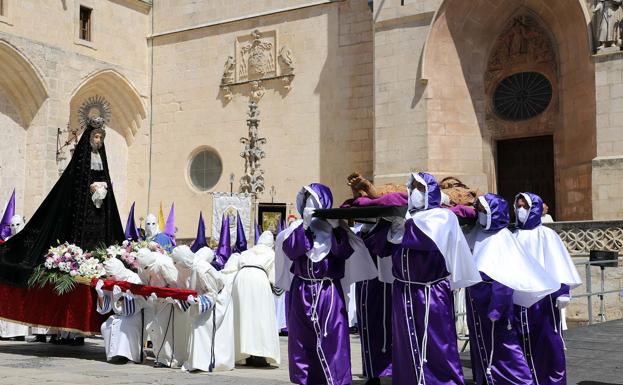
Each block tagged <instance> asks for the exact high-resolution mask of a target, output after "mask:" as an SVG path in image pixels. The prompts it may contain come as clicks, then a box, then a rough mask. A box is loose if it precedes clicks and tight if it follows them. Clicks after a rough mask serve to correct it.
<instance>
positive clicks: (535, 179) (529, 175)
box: [496, 135, 556, 215]
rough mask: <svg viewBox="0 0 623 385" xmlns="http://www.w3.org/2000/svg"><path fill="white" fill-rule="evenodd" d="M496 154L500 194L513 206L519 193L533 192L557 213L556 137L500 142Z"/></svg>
mask: <svg viewBox="0 0 623 385" xmlns="http://www.w3.org/2000/svg"><path fill="white" fill-rule="evenodd" d="M496 153H497V159H496V163H497V167H496V168H497V190H498V194H500V195H501V196H503V197H504V199H506V200H507V201H508V202H509V204H512V202H514V200H515V195H516V194H517V193H519V192H532V193H535V194H537V195H539V196H540V197H541V198H542V199H543V202H545V203H547V205H548V206H549V212H550V213H552V214H553V213H555V212H556V186H555V180H554V178H555V176H554V138H553V136H552V135H544V136H534V137H529V138H520V139H507V140H498V141H497V151H496ZM512 212H513V210H512V208H511V215H513V213H512Z"/></svg>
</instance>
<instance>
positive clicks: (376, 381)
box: [366, 377, 381, 385]
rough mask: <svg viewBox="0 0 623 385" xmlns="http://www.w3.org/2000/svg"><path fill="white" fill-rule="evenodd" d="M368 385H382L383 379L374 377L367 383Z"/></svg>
mask: <svg viewBox="0 0 623 385" xmlns="http://www.w3.org/2000/svg"><path fill="white" fill-rule="evenodd" d="M366 385H381V379H380V378H378V377H374V378H371V379H369V380H368V381H366Z"/></svg>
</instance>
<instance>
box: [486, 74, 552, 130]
mask: <svg viewBox="0 0 623 385" xmlns="http://www.w3.org/2000/svg"><path fill="white" fill-rule="evenodd" d="M551 100H552V84H551V83H550V82H549V80H548V79H547V78H546V77H545V76H544V75H542V74H540V73H537V72H520V73H516V74H513V75H510V76H508V77H506V78H504V79H502V81H500V83H499V84H498V85H497V87H496V88H495V92H494V93H493V108H494V110H495V113H496V114H497V115H498V116H499V117H500V118H501V119H504V120H511V121H519V120H527V119H530V118H533V117H535V116H537V115H539V114H540V113H542V112H543V111H545V109H547V106H549V103H550V101H551Z"/></svg>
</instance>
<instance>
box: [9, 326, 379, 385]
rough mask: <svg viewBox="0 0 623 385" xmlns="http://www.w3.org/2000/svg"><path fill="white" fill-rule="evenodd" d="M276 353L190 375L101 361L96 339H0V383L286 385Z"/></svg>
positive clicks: (356, 358)
mask: <svg viewBox="0 0 623 385" xmlns="http://www.w3.org/2000/svg"><path fill="white" fill-rule="evenodd" d="M351 342H352V343H351V345H352V349H353V350H352V355H353V358H354V359H353V373H354V379H355V381H354V382H353V384H363V383H365V381H363V380H361V379H360V378H359V377H358V375H357V374H358V373H359V374H360V373H361V363H360V361H361V360H360V359H359V357H360V355H359V354H360V350H359V343H358V339H357V338H354V337H353V338H352V339H351ZM281 351H282V353H281V354H282V365H281V367H279V368H270V369H250V368H246V367H244V366H239V367H236V369H235V370H232V371H230V372H219V373H202V372H199V373H192V374H190V373H184V372H182V371H181V370H179V369H167V368H162V369H155V368H153V367H151V364H152V363H153V359H151V358H148V360H147V362H146V363H145V364H142V365H137V364H133V363H128V364H120V365H116V364H111V363H107V362H106V361H105V353H104V346H103V340H102V339H100V338H87V339H86V342H85V345H84V346H77V347H76V346H59V345H51V344H49V343H48V344H41V343H33V342H15V341H0V384H11V385H17V384H19V385H22V384H24V385H25V384H46V385H48V384H59V385H60V384H63V385H67V384H89V385H92V384H107V385H110V384H119V385H121V384H162V385H164V384H218V385H220V384H223V385H225V384H236V385H280V384H290V381H289V380H288V371H287V339H286V338H285V337H281ZM357 361H359V363H358V362H357ZM387 383H389V382H387Z"/></svg>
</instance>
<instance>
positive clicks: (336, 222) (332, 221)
mask: <svg viewBox="0 0 623 385" xmlns="http://www.w3.org/2000/svg"><path fill="white" fill-rule="evenodd" d="M327 222H329V224H330V225H331V228H334V229H337V228H338V227H339V226H340V220H339V219H327Z"/></svg>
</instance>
